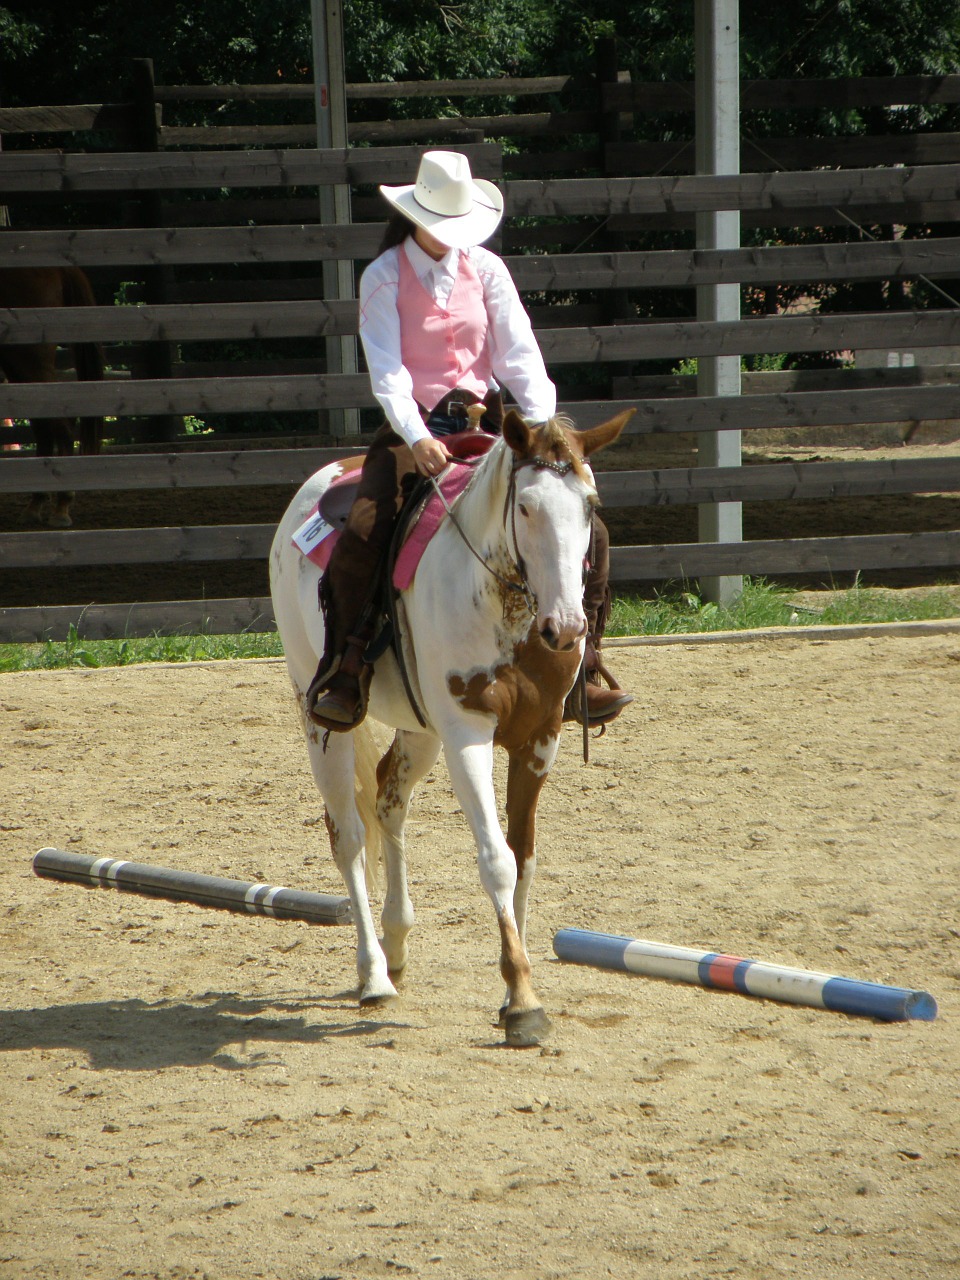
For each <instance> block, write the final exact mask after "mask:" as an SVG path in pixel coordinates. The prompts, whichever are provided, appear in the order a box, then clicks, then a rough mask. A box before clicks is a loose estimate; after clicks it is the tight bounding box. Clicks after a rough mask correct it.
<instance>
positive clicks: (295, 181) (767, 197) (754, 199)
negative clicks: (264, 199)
mask: <svg viewBox="0 0 960 1280" xmlns="http://www.w3.org/2000/svg"><path fill="white" fill-rule="evenodd" d="M464 149H465V150H466V148H464ZM468 154H469V155H470V158H471V167H473V168H474V170H475V172H476V173H478V174H479V175H481V176H484V177H498V176H499V173H500V169H501V164H500V149H499V147H497V146H496V145H495V144H493V143H482V144H477V145H476V147H475V148H474V147H472V146H471V148H470V149H469V151H468ZM418 156H419V151H418V150H417V148H415V147H409V148H403V147H387V148H372V147H371V148H354V149H351V150H347V151H337V150H329V151H316V150H310V149H308V148H303V149H301V150H292V151H270V150H264V151H246V152H238V151H226V152H217V151H214V152H160V153H157V154H156V155H153V154H140V153H127V152H106V153H98V154H95V155H84V154H68V153H62V152H54V153H49V152H39V153H34V152H16V151H8V152H4V153H2V154H0V186H2V188H3V190H4V192H5V193H7V194H9V195H13V194H20V193H25V192H42V191H59V192H63V193H73V192H83V191H111V190H113V191H124V190H137V191H144V190H163V189H178V188H180V189H182V188H193V187H231V186H241V187H258V186H259V187H280V186H284V187H285V186H291V185H293V186H297V185H317V184H321V183H329V182H341V183H370V182H381V181H384V180H387V181H389V180H390V179H391V178H393V179H399V178H402V177H404V176H409V174H410V172H411V170H412V169H413V168H415V166H416V163H417V159H418ZM506 196H507V212H508V214H510V215H512V216H516V215H520V214H523V215H527V214H539V215H554V214H556V215H560V216H571V215H588V214H600V215H601V216H609V215H611V214H625V213H658V212H664V211H667V212H681V213H682V212H706V211H709V210H715V209H738V208H739V209H742V210H747V209H757V208H763V209H778V210H779V209H784V208H788V207H789V206H790V205H801V206H803V207H807V208H823V207H828V208H829V207H834V206H837V205H842V206H844V207H845V208H846V207H851V208H852V207H855V206H856V207H859V206H860V205H864V204H870V205H876V204H905V203H907V202H913V203H916V202H918V201H926V202H929V201H942V200H957V199H960V165H957V164H935V165H912V166H908V167H905V168H902V169H849V170H844V171H842V172H832V171H830V170H824V169H819V170H812V171H809V172H802V173H754V174H750V173H747V174H740V175H736V176H727V175H721V176H700V177H691V176H689V175H688V176H682V177H655V178H566V179H547V180H545V181H542V182H533V181H527V180H524V181H520V182H510V183H508V184H506Z"/></svg>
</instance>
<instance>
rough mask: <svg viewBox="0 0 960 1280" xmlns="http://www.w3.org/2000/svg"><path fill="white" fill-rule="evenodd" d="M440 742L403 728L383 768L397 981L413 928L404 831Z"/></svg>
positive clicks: (388, 946)
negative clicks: (414, 797)
mask: <svg viewBox="0 0 960 1280" xmlns="http://www.w3.org/2000/svg"><path fill="white" fill-rule="evenodd" d="M439 754H440V739H439V738H437V737H435V736H434V735H433V734H432V733H412V732H410V731H405V730H403V729H399V730H398V731H397V734H396V737H395V738H394V740H393V742H392V744H391V746H390V750H389V751H388V752H387V754H386V755H385V756H384V757H383V759H382V760H381V761H380V763H379V765H378V766H377V819H378V821H379V823H380V831H381V835H382V838H383V861H384V868H385V870H386V876H387V889H386V894H385V895H384V900H383V914H382V915H381V917H380V920H381V924H382V925H383V950H384V953H385V954H386V957H387V967H388V968H389V971H390V974H391V976H392V977H394V978H396V977H397V976H398V975H399V974H401V973H402V972H403V970H404V969H405V968H406V964H407V936H408V934H409V933H410V930H411V929H412V928H413V905H412V903H411V902H410V895H409V893H408V891H407V861H406V855H405V852H404V838H403V829H404V823H405V822H406V820H407V810H408V808H409V806H410V796H411V794H412V792H413V788H414V787H415V786H416V785H417V783H418V782H419V781H420V779H421V778H422V777H424V775H425V774H427V773H429V771H430V770H431V769H432V768H433V766H434V765H435V764H436V761H437V757H438V756H439Z"/></svg>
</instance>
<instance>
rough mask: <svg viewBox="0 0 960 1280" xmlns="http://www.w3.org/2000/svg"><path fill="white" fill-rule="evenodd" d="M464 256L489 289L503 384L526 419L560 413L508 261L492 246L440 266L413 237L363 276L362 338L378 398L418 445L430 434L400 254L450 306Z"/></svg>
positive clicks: (494, 360) (455, 253) (491, 339)
mask: <svg viewBox="0 0 960 1280" xmlns="http://www.w3.org/2000/svg"><path fill="white" fill-rule="evenodd" d="M461 252H465V253H466V254H467V255H468V257H469V259H470V261H471V262H472V263H473V265H474V267H475V268H476V271H477V274H478V276H479V277H480V282H481V284H482V286H483V300H484V305H485V306H486V310H487V318H488V328H487V345H488V348H489V351H490V357H491V366H492V368H493V373H494V377H495V378H496V379H497V383H498V384H502V385H504V386H506V387H508V388H509V390H510V391H511V393H512V394H513V396H514V398H515V399H516V401H517V405H518V407H519V409H520V412H521V413H522V414H523V416H524V417H525V418H530V419H531V420H533V421H535V422H542V421H544V419H546V418H552V417H553V415H554V414H555V413H556V411H557V391H556V388H555V387H554V385H553V383H552V382H551V380H550V378H549V377H548V376H547V370H546V367H545V366H544V363H543V356H542V355H541V354H540V348H539V347H538V346H537V341H536V338H535V337H534V336H533V329H532V327H531V325H530V319H529V317H528V315H527V313H526V311H525V310H524V307H523V303H522V302H521V301H520V295H519V294H518V293H517V287H516V285H515V284H514V283H513V280H512V278H511V276H510V273H509V271H508V270H507V268H506V266H505V264H504V263H503V262H502V261H501V260H500V258H498V257H497V256H496V254H493V253H491V252H490V251H489V250H488V249H484V248H482V247H477V248H474V249H466V250H460V249H451V250H450V251H449V252H448V253H446V254H445V255H444V257H443V258H441V259H440V261H439V262H437V261H435V259H433V258H431V257H430V255H429V254H428V253H425V252H424V251H423V249H421V248H420V246H419V245H418V244H417V242H416V241H415V240H414V238H413V236H408V237H407V239H406V240H404V242H403V243H402V244H401V245H397V246H396V247H395V248H393V249H388V250H387V251H386V252H385V253H382V254H381V255H380V257H379V258H376V259H375V260H374V261H373V262H371V263H370V265H369V267H367V269H366V271H364V273H363V275H362V276H361V277H360V337H361V339H362V341H363V350H364V353H365V355H366V357H367V368H368V369H369V371H370V383H371V386H372V388H373V394H374V395H375V396H376V398H377V400H378V401H379V402H380V405H381V406H382V408H383V411H384V413H385V414H386V415H387V420H388V421H389V423H390V424H391V426H392V427H393V428H394V430H395V431H396V432H397V434H398V435H400V436H401V437H402V439H404V440H405V441H406V443H407V444H409V445H413V444H415V443H416V441H417V440H423V439H425V438H426V437H427V436H429V434H430V433H429V431H428V430H427V428H426V426H425V425H424V422H423V419H422V418H421V416H420V410H419V409H418V407H417V402H416V400H415V399H414V397H413V381H412V379H411V377H410V374H409V373H408V372H407V370H406V369H405V368H404V366H403V362H402V359H401V355H400V315H399V312H398V310H397V293H398V288H399V280H400V268H399V256H398V255H399V254H401V253H406V255H407V259H408V261H409V263H410V265H411V266H412V267H413V269H414V271H415V272H416V274H417V276H418V278H419V280H420V282H421V283H422V284H423V286H424V288H425V289H426V290H427V292H428V293H429V294H430V295H431V297H433V299H434V300H435V301H436V302H437V304H438V305H439V306H441V307H442V306H445V305H446V304H447V302H448V301H449V298H450V295H451V293H452V292H453V286H454V283H455V282H456V278H457V267H458V264H459V261H460V253H461Z"/></svg>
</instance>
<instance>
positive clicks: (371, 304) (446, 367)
mask: <svg viewBox="0 0 960 1280" xmlns="http://www.w3.org/2000/svg"><path fill="white" fill-rule="evenodd" d="M380 191H381V192H382V194H383V195H384V196H385V197H386V199H387V201H388V202H389V203H390V204H391V205H392V206H393V210H394V212H393V215H392V218H391V220H390V222H389V223H388V225H387V231H386V234H385V236H384V240H383V243H382V245H381V249H380V254H379V256H378V257H377V258H376V259H375V260H374V261H373V262H372V263H371V264H370V266H369V267H367V269H366V271H364V273H363V276H362V277H361V280H360V336H361V339H362V341H363V349H364V353H365V355H366V358H367V366H368V369H369V371H370V380H371V384H372V387H373V392H374V395H375V396H376V398H377V400H378V401H379V403H380V405H381V406H382V408H383V410H384V413H385V415H386V421H385V422H384V424H383V426H382V427H381V428H380V430H379V431H378V433H377V435H376V437H375V438H374V440H373V443H372V444H371V446H370V449H369V451H368V453H367V456H366V459H365V461H364V464H363V470H362V473H361V478H360V482H359V487H358V490H357V497H356V499H355V500H354V503H353V506H352V508H351V510H350V513H349V516H348V518H347V524H346V527H345V529H344V530H343V532H342V533H341V536H340V539H339V542H338V543H337V545H336V547H335V548H334V551H333V553H332V555H331V558H330V562H329V566H328V569H327V572H326V574H325V576H324V578H323V581H322V583H321V588H320V593H321V603H322V606H323V611H324V620H325V623H326V647H325V652H324V655H323V658H322V659H321V661H320V665H319V667H318V669H317V674H316V676H315V677H314V680H313V682H312V683H311V685H310V688H309V690H308V691H307V697H306V708H307V714H308V715H309V716H310V718H311V719H312V720H314V721H315V722H316V723H317V724H319V725H321V726H322V727H324V728H326V729H332V730H337V731H348V730H350V729H353V728H354V727H355V726H356V725H358V724H359V723H360V722H361V721H362V719H363V717H364V714H365V711H366V691H367V688H368V686H369V680H370V670H371V668H370V664H369V663H368V661H367V659H366V651H367V648H368V646H369V644H370V641H371V639H372V638H373V634H374V631H375V628H376V623H377V617H378V613H379V599H378V595H379V592H378V586H379V582H380V571H381V566H382V564H383V562H384V558H385V555H386V551H387V548H388V546H389V543H390V540H391V537H392V534H393V529H394V524H395V521H396V517H397V515H398V513H399V511H400V509H401V507H402V505H403V502H404V500H405V498H406V496H407V495H408V494H409V492H410V490H411V489H412V487H413V484H414V481H415V479H416V476H417V474H418V473H419V474H420V475H423V476H438V475H439V474H440V473H441V472H442V471H443V470H444V468H445V467H446V466H447V464H448V462H449V461H450V454H449V453H448V451H447V448H446V446H445V444H444V438H445V437H447V436H450V435H453V434H456V433H459V432H461V431H463V430H464V429H465V428H466V427H467V425H468V422H467V406H468V405H478V404H483V406H484V409H485V412H484V415H483V418H482V420H481V422H480V425H481V427H482V428H483V429H484V430H486V431H488V432H490V433H492V434H499V432H500V429H501V423H502V419H503V403H502V400H501V397H500V392H499V384H501V383H503V384H505V385H506V386H507V387H509V389H510V391H511V392H512V393H513V395H514V397H515V398H516V400H517V403H518V405H519V407H520V411H521V413H522V414H523V416H524V417H525V418H527V419H529V420H531V421H533V422H543V421H545V420H546V419H548V418H552V417H553V416H554V414H555V413H556V407H557V393H556V388H555V387H554V385H553V383H552V382H551V381H550V379H549V378H548V376H547V371H546V369H545V367H544V363H543V357H542V355H541V353H540V350H539V348H538V346H537V343H536V339H535V337H534V335H533V330H532V328H531V325H530V320H529V318H528V316H527V314H526V312H525V311H524V309H523V304H522V303H521V301H520V297H519V294H518V293H517V290H516V286H515V285H514V283H513V280H512V279H511V278H510V275H509V272H508V271H507V268H506V266H505V264H504V263H503V262H502V261H501V260H500V259H499V258H498V257H496V256H495V255H494V254H492V253H491V252H489V250H487V249H483V248H481V247H480V246H481V245H482V243H483V241H485V240H487V239H488V238H489V237H490V236H491V235H492V234H493V232H494V231H495V230H496V228H497V226H498V225H499V223H500V219H501V218H502V216H503V196H502V195H501V194H500V192H499V191H498V189H497V188H496V187H495V186H494V185H493V183H491V182H487V181H485V180H484V179H482V178H478V179H474V178H473V177H472V176H471V173H470V166H469V163H468V161H467V158H466V157H465V156H463V155H460V154H459V153H457V152H450V151H428V152H426V153H425V154H424V156H423V158H422V160H421V163H420V168H419V172H418V174H417V180H416V182H415V183H413V184H410V185H407V186H401V187H385V186H382V187H381V188H380ZM592 541H593V554H592V555H591V557H590V559H591V564H590V568H589V571H588V575H587V580H586V585H585V589H584V610H585V613H586V617H587V632H588V634H587V638H586V654H585V662H586V665H587V708H586V715H587V721H588V723H589V724H597V725H599V724H605V723H607V722H608V721H610V720H613V719H614V718H615V717H616V716H617V715H619V713H620V711H621V710H622V709H623V707H624V706H626V705H627V703H629V702H631V701H632V700H633V699H632V696H631V695H630V694H629V693H626V692H625V691H624V690H623V689H621V688H620V687H619V686H618V685H617V684H616V682H615V681H612V680H611V678H610V677H609V675H608V673H607V672H606V669H605V668H603V667H602V664H601V662H600V659H599V656H598V654H597V650H598V648H599V646H600V641H601V638H602V636H603V630H604V626H605V623H606V619H607V614H608V612H609V590H608V587H607V575H608V566H609V538H608V536H607V531H606V528H605V527H604V525H603V524H602V523H601V521H600V520H599V519H596V520H595V525H594V536H593V540H592ZM601 671H603V674H604V675H605V676H606V677H607V679H608V682H610V683H611V685H612V687H610V688H604V687H603V685H602V684H601V682H600V673H601ZM570 714H571V715H574V714H577V718H580V717H581V716H582V714H583V713H582V711H580V712H579V713H575V712H573V711H571V713H570Z"/></svg>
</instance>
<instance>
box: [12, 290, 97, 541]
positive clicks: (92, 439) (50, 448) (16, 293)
mask: <svg viewBox="0 0 960 1280" xmlns="http://www.w3.org/2000/svg"><path fill="white" fill-rule="evenodd" d="M95 304H96V298H95V297H94V294H93V289H92V288H91V285H90V281H89V280H88V279H87V277H86V276H85V275H84V273H83V272H82V271H81V270H80V268H79V267H8V268H4V269H2V270H0V307H10V308H20V307H92V306H94V305H95ZM56 350H57V349H56V346H55V345H54V344H53V343H45V342H44V343H23V344H19V343H18V344H14V343H7V344H3V345H0V375H3V377H5V378H6V379H7V381H8V382H55V381H56V380H57V369H56ZM73 359H74V365H75V368H76V371H77V377H78V378H80V379H81V380H83V381H91V380H97V381H99V380H100V379H101V378H102V377H103V353H102V351H101V349H100V347H99V345H98V344H97V343H94V342H77V343H74V344H73ZM77 421H79V437H80V452H81V453H99V452H100V444H101V441H102V439H103V418H80V419H78V420H75V421H71V420H69V419H67V418H32V419H31V420H30V425H31V427H32V428H33V434H34V438H35V440H36V442H37V456H38V457H40V458H53V457H59V458H63V457H69V456H70V455H71V454H72V453H73V451H74V432H75V430H76V422H77ZM72 500H73V494H72V493H69V492H64V493H58V494H44V493H35V494H34V495H33V496H32V498H31V499H30V507H29V511H30V514H31V515H32V516H34V517H35V518H36V519H38V520H44V519H45V520H46V523H47V524H49V525H50V526H51V528H54V529H66V528H69V526H70V525H71V524H72V523H73V521H72V520H71V518H70V503H71V501H72ZM48 504H49V505H48Z"/></svg>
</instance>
